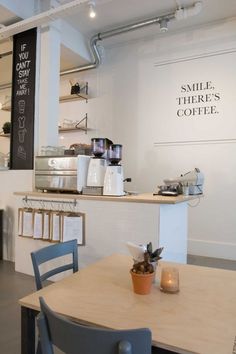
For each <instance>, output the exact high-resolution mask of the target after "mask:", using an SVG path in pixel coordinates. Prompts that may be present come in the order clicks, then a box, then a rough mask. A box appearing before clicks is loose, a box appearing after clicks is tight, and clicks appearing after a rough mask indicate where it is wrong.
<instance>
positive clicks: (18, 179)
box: [0, 170, 33, 261]
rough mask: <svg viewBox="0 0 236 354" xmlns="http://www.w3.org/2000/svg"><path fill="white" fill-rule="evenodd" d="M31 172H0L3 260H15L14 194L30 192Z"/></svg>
mask: <svg viewBox="0 0 236 354" xmlns="http://www.w3.org/2000/svg"><path fill="white" fill-rule="evenodd" d="M32 176H33V172H32V171H23V170H20V171H19V170H18V171H10V170H8V171H1V172H0V208H1V209H3V210H4V211H3V213H4V214H3V215H4V219H3V220H4V222H3V258H4V259H6V260H10V261H13V260H15V237H16V235H17V210H18V207H19V200H17V198H16V196H15V195H14V192H16V191H27V190H32V188H33V185H32V181H33V177H32Z"/></svg>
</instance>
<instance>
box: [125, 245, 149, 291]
mask: <svg viewBox="0 0 236 354" xmlns="http://www.w3.org/2000/svg"><path fill="white" fill-rule="evenodd" d="M130 274H131V277H132V283H133V290H134V292H135V293H136V294H140V295H146V294H149V293H150V291H151V286H152V282H153V277H154V268H153V265H152V264H151V263H150V256H149V253H148V252H147V251H146V252H144V260H143V261H142V262H135V263H134V264H133V267H132V269H131V270H130Z"/></svg>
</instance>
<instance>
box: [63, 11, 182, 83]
mask: <svg viewBox="0 0 236 354" xmlns="http://www.w3.org/2000/svg"><path fill="white" fill-rule="evenodd" d="M174 18H175V12H172V13H169V14H167V15H163V16H158V17H154V18H151V19H147V20H142V21H139V22H135V23H133V24H130V25H125V26H121V27H117V28H114V29H112V30H109V31H105V32H101V33H98V34H96V35H94V36H93V37H92V38H91V40H90V50H91V53H92V55H93V59H94V62H93V63H90V64H88V65H83V66H79V67H77V68H74V69H69V70H64V71H61V73H60V75H61V76H63V75H68V74H73V73H77V72H80V71H85V70H90V69H95V68H97V67H98V66H99V65H100V63H101V57H100V54H99V51H98V48H97V42H98V41H102V40H104V39H107V38H110V37H114V36H118V35H120V34H123V33H127V32H131V31H135V30H138V29H140V28H143V27H147V26H151V25H154V24H160V22H161V21H162V20H163V19H165V20H167V21H170V20H173V19H174Z"/></svg>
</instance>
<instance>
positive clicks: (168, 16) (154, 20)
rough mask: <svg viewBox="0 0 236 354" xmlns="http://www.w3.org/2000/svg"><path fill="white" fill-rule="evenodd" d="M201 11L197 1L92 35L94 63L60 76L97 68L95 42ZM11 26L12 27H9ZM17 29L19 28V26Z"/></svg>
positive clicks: (52, 18) (82, 0) (1, 86)
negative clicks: (184, 6) (160, 14)
mask: <svg viewBox="0 0 236 354" xmlns="http://www.w3.org/2000/svg"><path fill="white" fill-rule="evenodd" d="M86 2H88V1H87V0H75V1H72V3H73V6H74V7H75V6H78V5H80V4H82V3H86ZM66 5H67V4H66ZM66 5H62V6H60V7H59V8H62V7H63V9H61V10H60V9H58V8H56V9H53V10H57V16H58V15H59V14H62V13H64V12H65V11H66V9H65V6H66ZM73 6H72V7H73ZM70 8H71V7H70ZM201 9H202V2H201V1H197V2H196V3H195V4H194V5H193V6H190V7H187V8H178V9H177V10H175V11H173V12H171V13H169V14H166V15H162V16H158V17H154V18H151V19H147V20H142V21H139V22H135V23H133V24H129V25H125V26H121V27H117V28H115V29H112V30H109V31H105V32H101V33H98V34H96V35H94V36H93V37H92V38H91V40H90V51H91V54H92V56H93V60H94V62H91V63H90V64H87V65H82V66H79V67H77V68H73V69H69V70H64V71H61V72H60V76H64V75H69V74H74V73H77V72H81V71H85V70H91V69H95V68H97V67H98V66H99V65H100V64H101V57H100V54H99V51H98V48H97V42H98V41H101V40H104V39H106V38H110V37H114V36H117V35H120V34H123V33H127V32H131V31H135V30H138V29H140V28H143V27H147V26H150V25H154V24H160V23H161V21H163V20H166V21H170V20H175V19H177V20H182V19H185V18H187V17H189V16H195V15H197V14H198V13H199V12H200V11H201ZM67 10H68V9H67ZM49 12H50V15H49V14H48V13H49ZM52 12H53V11H52V10H49V11H47V12H46V13H42V14H40V15H41V16H40V18H41V24H42V22H43V23H45V21H44V17H46V18H47V21H48V22H49V21H51V20H55V13H54V16H53V15H52ZM54 12H55V11H54ZM37 16H39V15H36V16H33V17H32V18H31V19H29V20H28V23H27V26H28V25H29V23H30V24H31V27H27V29H29V28H33V27H35V23H34V22H33V21H32V19H33V18H35V17H37ZM25 21H27V20H25ZM20 22H24V20H23V21H20ZM16 25H17V24H16ZM11 26H12V27H14V25H11ZM11 26H7V28H9V27H11ZM7 28H4V29H1V30H0V38H1V33H2V31H4V30H6V31H7ZM19 28H21V26H19ZM19 28H18V32H21V31H19ZM18 32H15V33H14V34H16V33H18ZM4 38H5V37H4ZM7 85H8V86H7ZM3 86H4V88H7V87H11V84H10V83H9V84H5V85H0V90H1V89H3Z"/></svg>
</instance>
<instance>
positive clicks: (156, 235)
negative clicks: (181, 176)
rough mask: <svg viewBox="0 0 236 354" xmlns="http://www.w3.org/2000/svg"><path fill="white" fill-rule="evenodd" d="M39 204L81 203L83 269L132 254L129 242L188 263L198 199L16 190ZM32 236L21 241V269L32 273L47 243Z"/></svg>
mask: <svg viewBox="0 0 236 354" xmlns="http://www.w3.org/2000/svg"><path fill="white" fill-rule="evenodd" d="M14 194H15V195H16V196H17V198H18V199H19V207H20V206H22V201H21V198H20V197H25V196H27V197H28V198H34V199H39V200H43V199H44V200H47V199H50V200H55V201H58V200H63V201H65V200H76V203H77V207H76V210H77V211H79V212H82V213H85V216H86V217H85V245H84V246H80V247H79V264H80V266H81V267H84V266H86V265H88V264H90V263H92V262H94V261H95V260H98V259H100V258H102V257H104V256H106V255H110V254H112V253H125V254H127V253H128V251H127V248H126V242H127V241H131V242H134V243H136V244H145V245H146V244H147V243H148V242H150V241H151V242H152V244H153V247H155V248H157V247H161V246H163V247H164V251H163V259H164V260H168V261H176V262H181V263H186V261H187V226H188V202H191V200H194V199H196V198H198V197H199V196H187V197H184V196H182V195H180V196H177V197H164V196H153V194H152V193H145V194H139V195H131V196H124V197H107V196H86V195H79V194H57V193H38V192H16V193H14ZM48 244H49V243H48V242H45V241H42V240H34V239H30V238H27V239H26V238H22V237H17V238H16V260H15V262H16V263H15V264H16V270H17V271H20V272H23V273H28V274H32V266H31V259H30V252H31V251H33V250H35V249H38V248H41V247H44V246H46V245H48Z"/></svg>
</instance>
